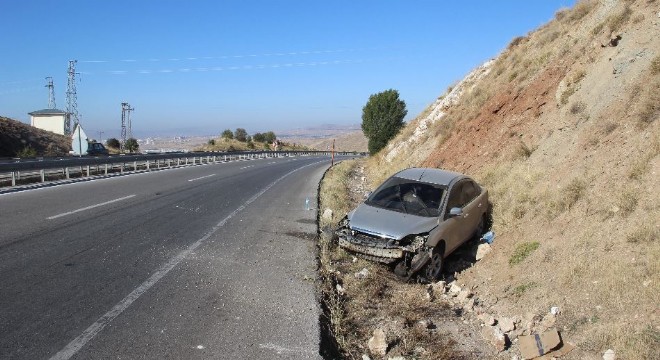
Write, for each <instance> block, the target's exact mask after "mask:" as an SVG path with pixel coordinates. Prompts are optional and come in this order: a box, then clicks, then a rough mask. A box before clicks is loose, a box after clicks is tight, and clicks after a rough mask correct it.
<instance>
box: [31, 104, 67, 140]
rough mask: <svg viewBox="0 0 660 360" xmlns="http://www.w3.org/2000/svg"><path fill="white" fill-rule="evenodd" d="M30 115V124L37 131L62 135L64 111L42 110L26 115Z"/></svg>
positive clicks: (64, 118)
mask: <svg viewBox="0 0 660 360" xmlns="http://www.w3.org/2000/svg"><path fill="white" fill-rule="evenodd" d="M28 115H30V124H31V125H32V126H34V127H36V128H38V129H43V130H47V131H52V132H54V133H56V134H60V135H64V122H65V121H66V111H62V110H58V109H43V110H38V111H33V112H31V113H28Z"/></svg>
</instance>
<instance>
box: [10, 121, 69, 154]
mask: <svg viewBox="0 0 660 360" xmlns="http://www.w3.org/2000/svg"><path fill="white" fill-rule="evenodd" d="M70 148H71V140H70V139H69V137H68V136H64V135H58V134H55V133H52V132H50V131H45V130H41V129H37V128H34V127H32V126H29V125H27V124H23V123H22V122H20V121H16V120H13V119H10V118H6V117H2V116H0V157H15V156H19V154H32V155H39V156H61V155H66V154H68V152H69V150H70ZM30 149H32V150H33V151H32V150H30Z"/></svg>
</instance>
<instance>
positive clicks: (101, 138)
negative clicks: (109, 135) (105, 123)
mask: <svg viewBox="0 0 660 360" xmlns="http://www.w3.org/2000/svg"><path fill="white" fill-rule="evenodd" d="M103 134H105V132H103V131H99V142H100V143H101V144H102V143H103Z"/></svg>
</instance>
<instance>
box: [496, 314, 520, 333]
mask: <svg viewBox="0 0 660 360" xmlns="http://www.w3.org/2000/svg"><path fill="white" fill-rule="evenodd" d="M497 324H498V325H499V326H500V330H502V332H504V333H508V332H510V331H513V330H515V329H516V324H515V323H514V322H513V319H511V318H506V317H503V318H500V319H499V320H498V321H497Z"/></svg>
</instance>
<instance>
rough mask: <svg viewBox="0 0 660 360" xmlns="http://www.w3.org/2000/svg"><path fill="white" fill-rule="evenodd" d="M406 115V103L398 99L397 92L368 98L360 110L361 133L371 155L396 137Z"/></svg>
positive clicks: (391, 90)
mask: <svg viewBox="0 0 660 360" xmlns="http://www.w3.org/2000/svg"><path fill="white" fill-rule="evenodd" d="M406 114H408V110H406V103H405V102H404V101H403V100H400V99H399V92H398V91H396V90H394V89H390V90H385V91H383V92H380V93H378V94H373V95H371V96H369V101H367V104H366V105H365V106H364V107H363V108H362V132H363V133H364V135H365V136H366V137H367V139H368V140H369V144H368V147H369V153H370V154H371V155H373V154H375V153H377V152H378V151H380V150H381V149H382V148H384V147H385V145H387V142H388V141H390V139H392V138H393V137H394V136H396V134H397V133H398V132H399V130H400V129H401V128H402V127H403V125H404V122H403V118H404V117H406Z"/></svg>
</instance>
